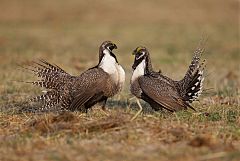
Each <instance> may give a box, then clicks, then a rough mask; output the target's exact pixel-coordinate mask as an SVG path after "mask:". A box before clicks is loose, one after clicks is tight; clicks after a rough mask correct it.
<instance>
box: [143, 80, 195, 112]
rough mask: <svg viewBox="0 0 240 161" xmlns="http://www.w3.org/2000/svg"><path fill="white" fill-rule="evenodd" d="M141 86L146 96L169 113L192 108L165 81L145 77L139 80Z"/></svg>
mask: <svg viewBox="0 0 240 161" xmlns="http://www.w3.org/2000/svg"><path fill="white" fill-rule="evenodd" d="M139 84H140V87H141V89H142V90H143V92H144V93H145V94H146V95H148V96H149V97H150V98H151V99H153V100H154V101H155V102H157V103H158V104H160V105H162V106H163V107H164V108H165V109H167V110H169V111H172V112H173V111H179V110H182V109H187V108H188V107H190V108H192V107H191V106H190V105H189V104H187V103H186V102H184V101H183V100H182V99H181V97H180V96H179V94H178V92H177V90H176V89H175V88H174V87H173V86H170V85H169V84H168V83H166V82H165V81H161V80H159V79H155V78H152V77H146V76H143V77H140V78H139ZM192 109H193V108H192Z"/></svg>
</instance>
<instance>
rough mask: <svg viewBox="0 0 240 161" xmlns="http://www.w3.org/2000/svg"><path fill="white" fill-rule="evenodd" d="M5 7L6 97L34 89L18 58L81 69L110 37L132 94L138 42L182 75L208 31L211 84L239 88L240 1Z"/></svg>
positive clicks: (2, 56) (60, 0)
mask: <svg viewBox="0 0 240 161" xmlns="http://www.w3.org/2000/svg"><path fill="white" fill-rule="evenodd" d="M0 11H1V13H0V73H1V74H0V80H1V81H0V82H1V83H0V93H1V95H2V98H4V99H1V101H4V102H5V101H6V100H8V98H7V97H8V96H9V97H10V96H11V98H14V95H15V94H16V93H17V92H19V93H21V94H24V93H26V94H30V93H31V92H34V91H35V90H33V88H32V87H30V86H29V85H25V84H19V83H14V82H13V81H12V80H23V79H25V80H26V79H27V80H29V79H32V76H31V75H29V74H27V73H24V72H21V71H19V70H18V66H17V64H22V65H24V64H27V63H29V62H30V61H32V60H37V59H38V58H43V59H46V60H48V61H49V62H51V63H55V64H58V65H59V66H60V67H62V68H63V69H65V70H66V71H68V72H70V73H71V74H76V75H77V74H80V73H81V72H82V71H84V70H86V69H88V68H90V67H92V66H93V65H95V64H96V63H97V62H98V47H99V45H100V44H101V43H102V41H104V40H111V41H113V42H115V43H116V44H117V45H118V50H116V51H115V53H116V55H117V57H118V59H119V62H120V63H121V64H122V65H123V66H124V68H125V69H126V72H127V78H126V87H125V93H126V94H129V92H128V87H129V85H128V84H129V80H130V75H131V66H132V63H133V59H134V58H133V56H132V55H131V53H132V51H133V49H135V48H136V47H137V46H139V45H144V46H146V47H147V48H148V49H149V51H150V53H151V58H152V62H153V66H154V68H155V69H156V70H159V69H161V70H162V72H163V73H164V74H166V75H168V76H170V77H171V78H173V79H181V78H182V77H183V76H184V74H185V72H186V70H187V67H188V65H189V64H190V61H191V58H192V55H193V51H194V49H195V48H196V46H197V45H198V43H199V41H200V39H201V38H202V36H203V35H207V36H208V41H207V43H206V52H205V54H204V55H203V58H205V59H207V78H206V79H205V80H206V84H205V85H206V86H205V87H206V88H212V90H211V91H212V92H213V93H215V94H218V95H223V96H224V95H228V96H229V95H234V96H236V95H237V96H238V94H239V93H238V92H239V87H240V52H239V44H240V42H239V35H240V33H239V27H240V26H239V15H240V10H239V1H238V0H194V1H193V0H177V1H166V0H148V1H145V0H131V1H129V0H121V1H120V0H102V1H99V0H88V1H83V0H69V1H65V0H51V1H49V0H41V1H39V0H38V1H37V0H21V1H19V0H11V1H9V0H0ZM18 96H19V94H18Z"/></svg>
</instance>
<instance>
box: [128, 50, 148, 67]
mask: <svg viewBox="0 0 240 161" xmlns="http://www.w3.org/2000/svg"><path fill="white" fill-rule="evenodd" d="M132 54H133V55H135V59H134V63H133V66H132V69H133V70H135V69H136V67H137V66H138V65H139V64H140V63H142V62H143V61H144V60H146V58H147V57H148V55H149V53H148V50H147V48H145V47H143V46H139V47H137V48H136V49H135V50H134V51H133V53H132Z"/></svg>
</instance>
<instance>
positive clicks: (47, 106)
mask: <svg viewBox="0 0 240 161" xmlns="http://www.w3.org/2000/svg"><path fill="white" fill-rule="evenodd" d="M24 69H27V70H28V71H31V72H32V73H33V74H34V75H36V76H37V77H39V78H40V80H38V81H32V82H26V83H31V84H33V85H36V86H39V87H43V88H45V89H47V91H46V93H45V94H43V95H40V96H36V97H34V98H32V99H30V101H31V102H41V103H42V106H41V107H39V108H37V109H35V112H36V111H39V112H42V111H51V110H52V109H54V108H55V106H58V105H60V106H61V108H60V111H62V110H63V108H65V107H66V106H67V105H66V102H68V100H63V98H67V97H66V96H63V94H64V93H63V92H62V91H64V89H63V88H64V86H65V84H66V83H67V82H69V81H71V80H72V78H73V76H71V75H70V74H68V73H67V72H65V71H64V70H63V69H61V68H60V67H59V66H57V65H52V64H50V63H48V62H46V61H45V60H42V59H41V60H39V62H34V65H32V66H29V67H24ZM32 112H33V111H32Z"/></svg>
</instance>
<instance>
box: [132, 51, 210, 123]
mask: <svg viewBox="0 0 240 161" xmlns="http://www.w3.org/2000/svg"><path fill="white" fill-rule="evenodd" d="M203 52H204V48H203V47H201V46H199V47H198V48H197V49H196V50H195V52H194V56H193V59H192V62H191V64H190V66H189V69H188V71H187V73H186V74H185V76H184V78H183V79H182V80H180V81H174V80H172V79H171V78H168V77H167V76H164V75H162V74H161V73H160V72H155V71H153V69H152V65H151V60H150V55H149V52H148V50H147V49H146V48H145V47H137V48H136V49H135V50H134V51H133V55H135V60H134V63H133V66H132V69H133V73H132V77H131V87H130V90H131V93H132V94H133V95H135V96H136V97H137V98H140V99H143V100H144V101H146V102H148V103H149V104H150V106H151V107H152V108H153V109H154V110H161V109H166V110H168V111H171V112H174V111H179V110H183V109H187V108H191V109H193V110H195V109H194V108H193V107H192V106H191V105H190V103H192V102H193V101H195V100H197V98H198V97H199V96H200V95H201V93H202V87H203V80H204V77H203V71H204V67H205V65H204V62H205V60H204V61H203V62H202V63H201V62H200V57H201V55H202V53H203ZM137 103H138V105H139V106H140V111H139V112H138V113H137V114H136V115H135V116H134V118H136V116H137V115H138V114H139V113H140V112H141V111H142V107H141V105H140V103H139V100H138V99H137ZM134 118H133V119H134Z"/></svg>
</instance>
